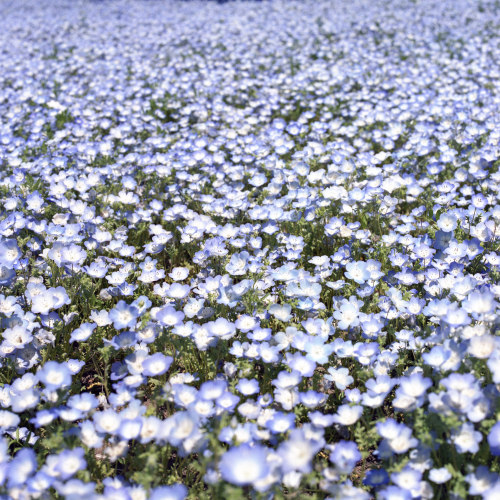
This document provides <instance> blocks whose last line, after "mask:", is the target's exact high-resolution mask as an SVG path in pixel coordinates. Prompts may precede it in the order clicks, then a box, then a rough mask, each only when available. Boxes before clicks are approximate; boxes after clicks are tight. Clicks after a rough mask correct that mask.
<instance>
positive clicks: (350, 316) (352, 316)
mask: <svg viewBox="0 0 500 500" xmlns="http://www.w3.org/2000/svg"><path fill="white" fill-rule="evenodd" d="M362 305H363V302H362V301H360V300H358V299H356V298H355V297H350V298H349V300H345V299H344V300H342V302H341V303H340V307H339V308H338V309H336V310H335V311H334V313H333V316H334V318H335V319H336V320H337V321H338V327H339V328H340V329H341V330H347V329H348V328H350V327H354V326H358V325H359V314H360V308H361V307H362Z"/></svg>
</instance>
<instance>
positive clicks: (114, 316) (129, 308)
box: [108, 300, 139, 330]
mask: <svg viewBox="0 0 500 500" xmlns="http://www.w3.org/2000/svg"><path fill="white" fill-rule="evenodd" d="M138 316H139V310H138V309H137V307H135V306H133V305H129V304H127V303H126V302H125V301H123V300H120V301H119V302H118V304H117V305H116V306H115V307H114V308H113V309H111V311H109V314H108V317H109V319H110V320H111V321H112V322H113V327H114V328H116V329H117V330H122V329H124V328H133V327H134V326H135V324H136V323H137V318H138Z"/></svg>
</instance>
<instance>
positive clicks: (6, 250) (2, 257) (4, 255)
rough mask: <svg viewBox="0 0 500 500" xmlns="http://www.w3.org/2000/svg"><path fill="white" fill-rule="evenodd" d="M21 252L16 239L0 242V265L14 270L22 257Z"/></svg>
mask: <svg viewBox="0 0 500 500" xmlns="http://www.w3.org/2000/svg"><path fill="white" fill-rule="evenodd" d="M21 255H22V254H21V250H20V249H19V247H18V246H17V241H16V240H14V239H5V240H2V241H0V265H1V266H5V267H6V268H7V269H12V268H13V267H14V265H15V264H16V263H17V262H18V260H19V259H20V257H21Z"/></svg>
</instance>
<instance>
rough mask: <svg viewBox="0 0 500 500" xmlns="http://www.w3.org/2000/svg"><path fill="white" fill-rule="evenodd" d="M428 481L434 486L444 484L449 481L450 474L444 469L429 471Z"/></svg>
mask: <svg viewBox="0 0 500 500" xmlns="http://www.w3.org/2000/svg"><path fill="white" fill-rule="evenodd" d="M429 479H430V480H431V481H432V482H433V483H436V484H444V483H446V482H447V481H449V480H450V479H451V474H450V472H449V471H448V469H446V467H441V468H440V469H431V470H430V471H429Z"/></svg>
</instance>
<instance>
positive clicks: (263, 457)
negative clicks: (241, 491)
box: [219, 444, 270, 486]
mask: <svg viewBox="0 0 500 500" xmlns="http://www.w3.org/2000/svg"><path fill="white" fill-rule="evenodd" d="M219 470H220V473H221V476H222V477H223V479H225V480H226V481H228V482H230V483H232V484H236V485H238V486H245V485H248V484H253V483H255V482H256V481H258V480H260V479H263V478H264V477H265V476H266V475H267V474H268V473H269V470H270V469H269V465H268V464H267V450H266V449H265V448H264V447H262V446H258V445H256V446H253V447H251V446H249V445H246V444H244V445H240V446H237V447H234V448H231V449H230V450H229V451H227V452H225V453H224V455H222V458H221V460H220V462H219Z"/></svg>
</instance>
